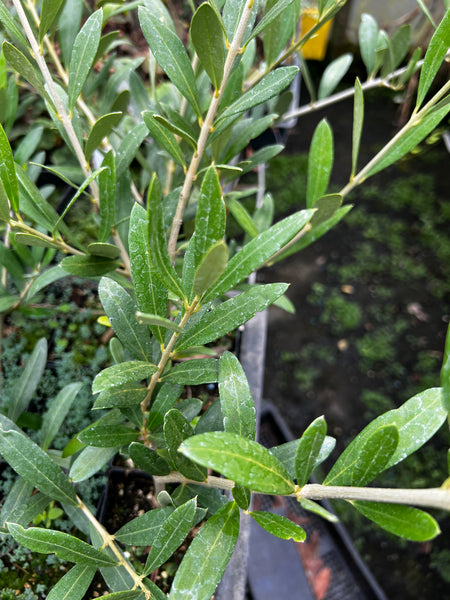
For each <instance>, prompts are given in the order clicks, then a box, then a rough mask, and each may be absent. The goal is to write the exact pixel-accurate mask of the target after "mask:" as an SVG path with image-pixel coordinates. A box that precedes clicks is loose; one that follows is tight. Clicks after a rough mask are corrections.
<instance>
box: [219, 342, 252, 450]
mask: <svg viewBox="0 0 450 600" xmlns="http://www.w3.org/2000/svg"><path fill="white" fill-rule="evenodd" d="M219 395H220V407H221V410H222V415H223V424H224V429H225V431H229V432H231V433H237V434H238V435H241V436H242V437H245V438H247V439H249V440H254V439H255V436H256V416H255V415H256V413H255V405H254V402H253V398H252V394H251V391H250V385H249V383H248V380H247V377H246V376H245V373H244V369H243V368H242V366H241V364H240V362H239V361H238V359H237V358H236V357H235V356H234V354H232V353H231V352H224V353H223V354H222V356H221V357H220V359H219Z"/></svg>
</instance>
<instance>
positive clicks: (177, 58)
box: [139, 6, 201, 116]
mask: <svg viewBox="0 0 450 600" xmlns="http://www.w3.org/2000/svg"><path fill="white" fill-rule="evenodd" d="M139 21H140V24H141V28H142V32H143V34H144V37H145V39H146V40H147V43H148V45H149V46H150V49H151V51H152V52H153V54H154V55H155V58H156V60H157V61H158V63H159V65H160V66H161V68H162V69H163V70H164V72H165V73H166V75H167V77H168V78H169V79H170V80H171V82H172V83H173V84H174V85H175V86H176V87H177V88H178V89H179V90H180V92H181V94H182V96H183V97H184V98H186V100H187V101H188V102H189V104H190V105H191V106H192V108H193V109H194V111H195V112H196V114H197V115H198V116H201V110H200V105H199V99H198V90H197V86H196V82H195V76H194V72H193V70H192V66H191V62H190V60H189V58H188V55H187V54H186V50H185V49H184V46H183V44H182V42H181V40H180V38H179V37H178V36H177V35H176V34H175V33H174V32H173V31H172V29H170V28H169V27H167V26H166V25H165V23H163V22H162V21H161V20H160V19H159V18H158V16H157V15H154V14H152V13H151V12H150V10H148V8H146V7H143V6H140V7H139Z"/></svg>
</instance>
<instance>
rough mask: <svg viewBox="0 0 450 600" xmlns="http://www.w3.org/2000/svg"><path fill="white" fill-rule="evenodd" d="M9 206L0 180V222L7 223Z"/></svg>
mask: <svg viewBox="0 0 450 600" xmlns="http://www.w3.org/2000/svg"><path fill="white" fill-rule="evenodd" d="M10 210H11V206H10V204H9V199H8V194H7V193H6V190H5V188H4V186H3V182H2V180H1V179H0V220H1V221H4V222H5V223H8V222H9V219H10V214H9V213H10Z"/></svg>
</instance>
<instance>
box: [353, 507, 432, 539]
mask: <svg viewBox="0 0 450 600" xmlns="http://www.w3.org/2000/svg"><path fill="white" fill-rule="evenodd" d="M352 505H353V506H354V507H355V508H356V509H357V510H358V511H359V512H360V513H361V514H363V515H364V516H365V517H367V518H368V519H370V520H371V521H373V522H374V523H376V524H377V525H379V526H380V527H382V528H383V529H386V531H389V532H390V533H393V534H394V535H398V536H399V537H401V538H404V539H406V540H411V541H413V542H426V541H427V540H432V539H433V538H435V537H436V536H437V535H439V533H440V529H439V525H438V524H437V522H436V521H435V519H433V517H432V516H431V515H429V514H428V513H426V512H424V511H423V510H419V509H418V508H413V507H411V506H402V505H401V504H384V503H381V502H352Z"/></svg>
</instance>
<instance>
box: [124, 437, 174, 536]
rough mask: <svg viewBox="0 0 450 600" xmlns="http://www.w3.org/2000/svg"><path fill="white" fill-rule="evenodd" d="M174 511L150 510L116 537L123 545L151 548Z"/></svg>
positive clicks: (125, 527)
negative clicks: (164, 523) (162, 526)
mask: <svg viewBox="0 0 450 600" xmlns="http://www.w3.org/2000/svg"><path fill="white" fill-rule="evenodd" d="M133 445H134V444H133ZM172 511H173V508H171V507H166V508H156V509H154V510H149V511H148V512H146V513H145V514H143V515H140V516H139V517H136V518H135V519H133V520H132V521H130V522H129V523H126V524H125V525H123V526H122V527H121V528H120V529H119V530H118V531H117V532H116V533H115V534H114V537H115V538H116V539H117V540H118V541H119V542H121V543H122V544H127V545H130V546H131V545H132V546H151V545H152V544H153V540H154V539H155V538H156V536H157V534H158V531H159V529H160V527H161V525H162V524H163V522H164V521H165V520H166V519H167V517H168V516H169V515H170V513H171V512H172Z"/></svg>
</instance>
